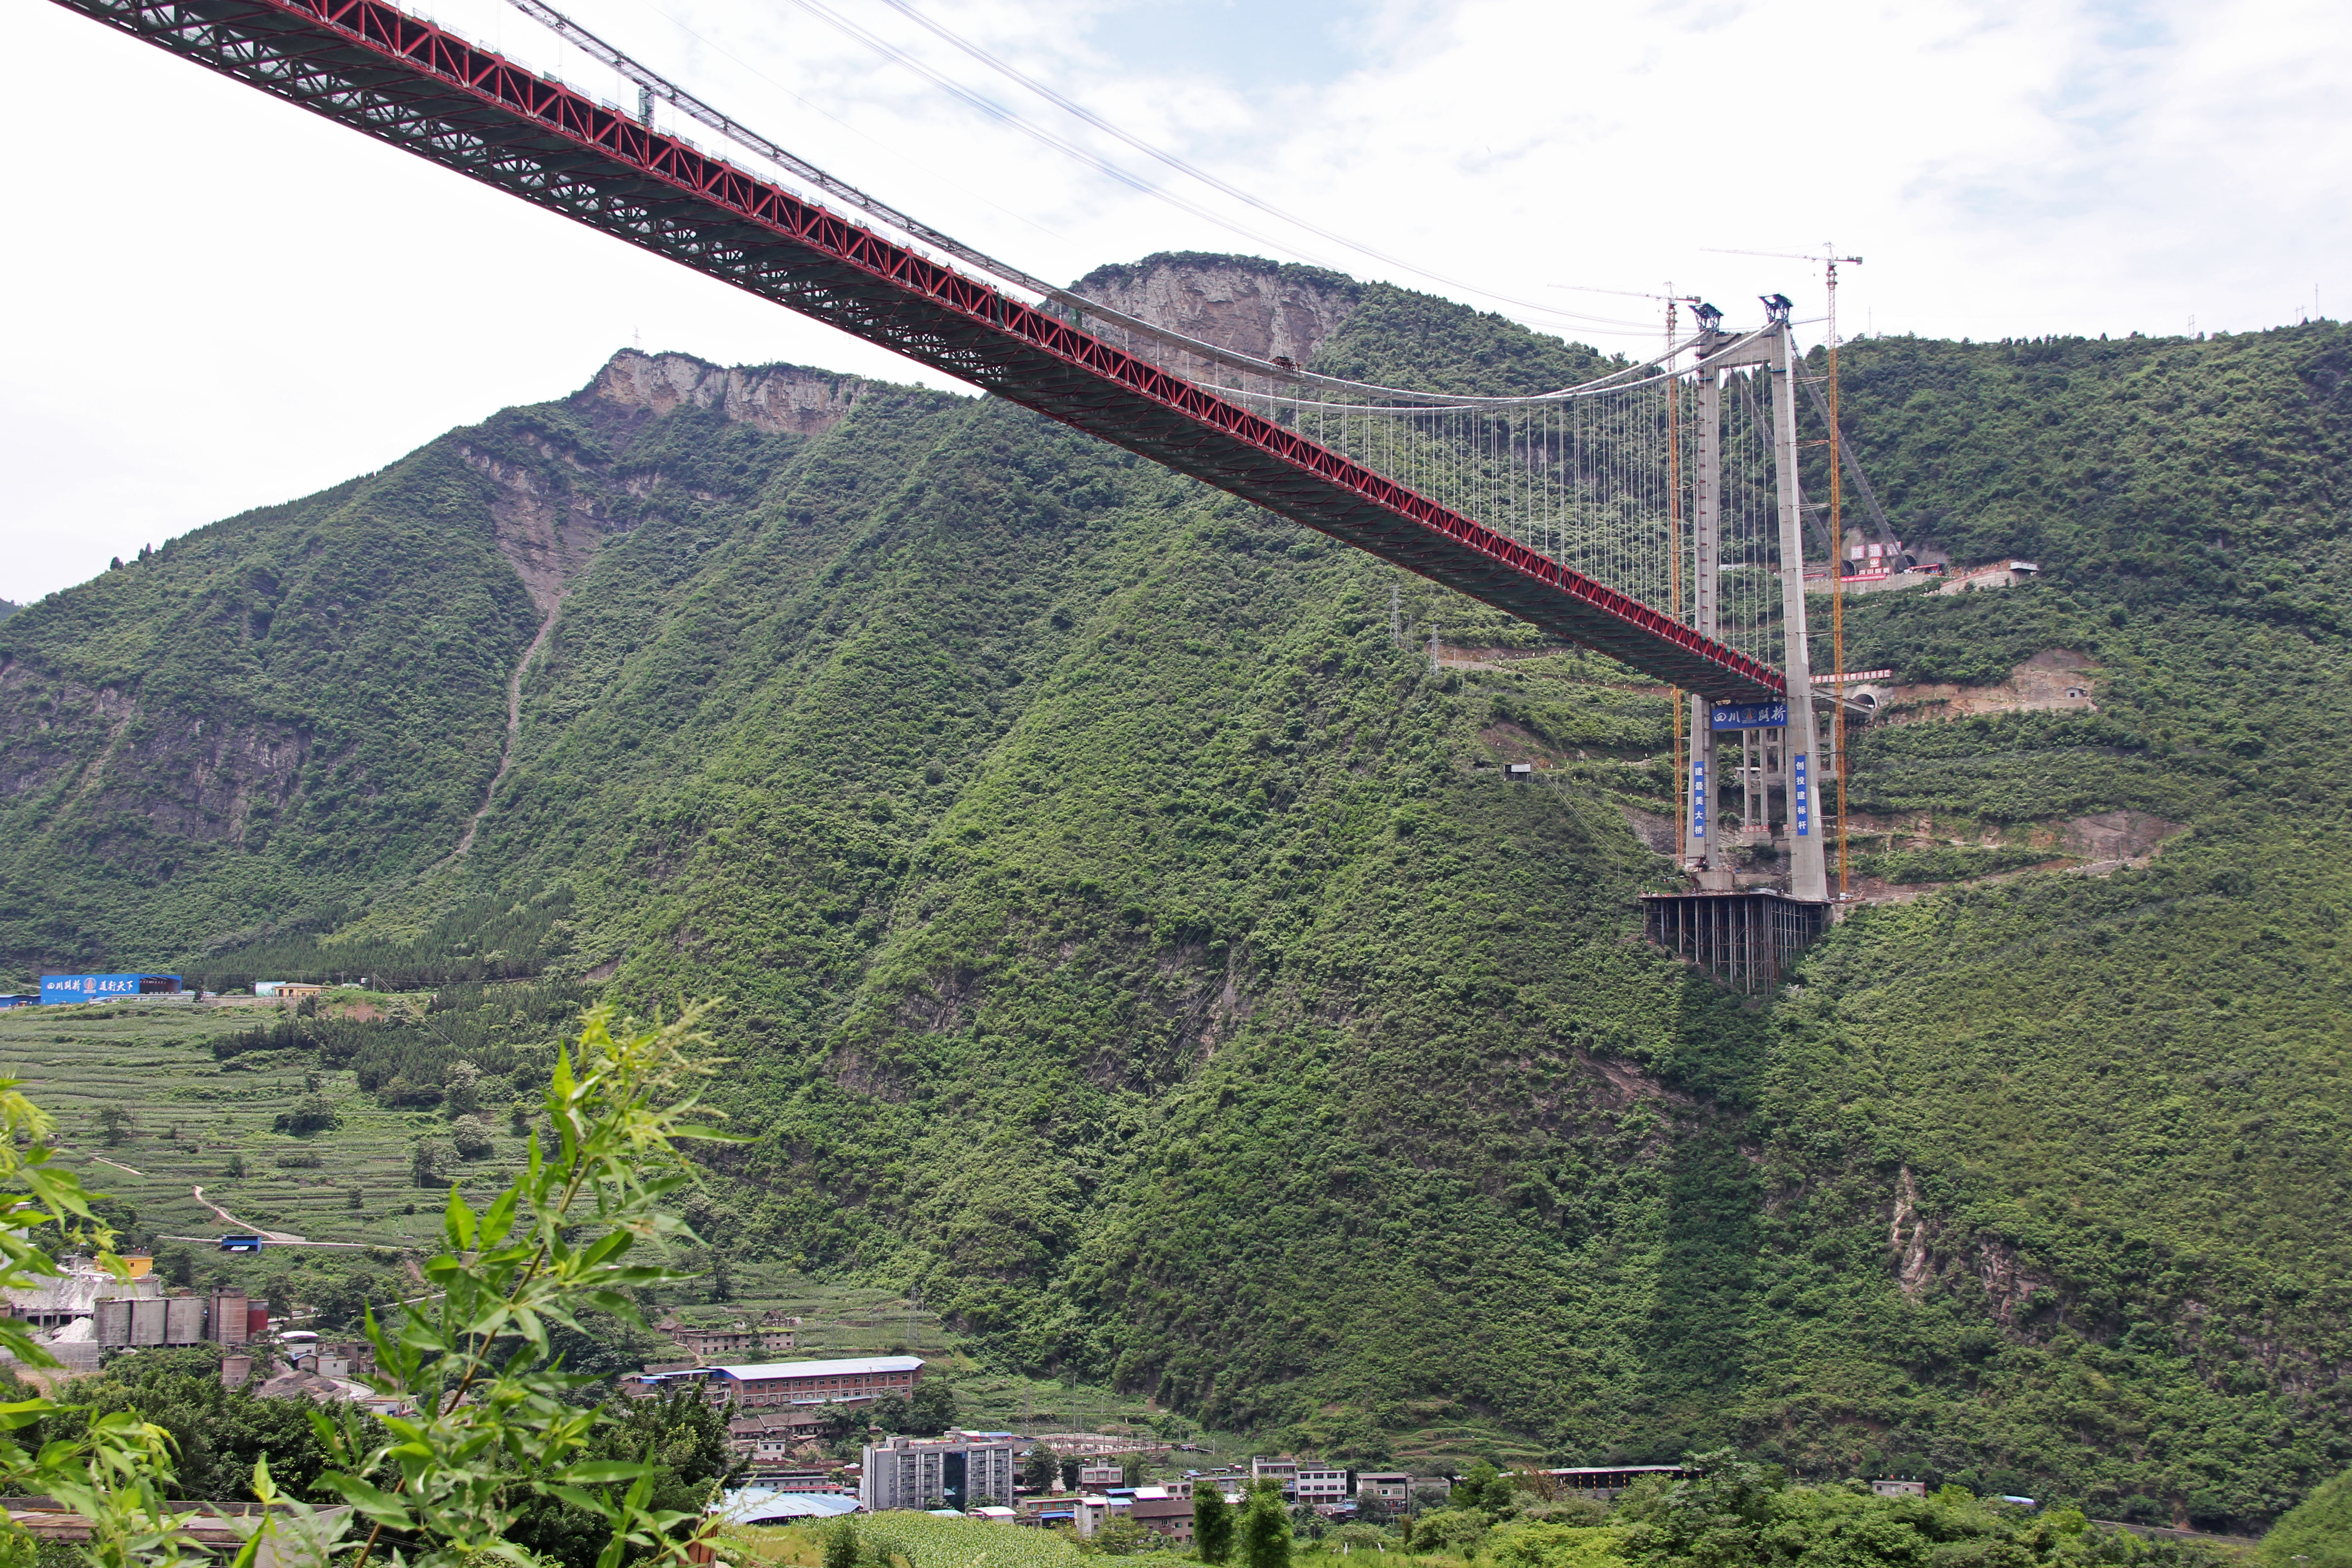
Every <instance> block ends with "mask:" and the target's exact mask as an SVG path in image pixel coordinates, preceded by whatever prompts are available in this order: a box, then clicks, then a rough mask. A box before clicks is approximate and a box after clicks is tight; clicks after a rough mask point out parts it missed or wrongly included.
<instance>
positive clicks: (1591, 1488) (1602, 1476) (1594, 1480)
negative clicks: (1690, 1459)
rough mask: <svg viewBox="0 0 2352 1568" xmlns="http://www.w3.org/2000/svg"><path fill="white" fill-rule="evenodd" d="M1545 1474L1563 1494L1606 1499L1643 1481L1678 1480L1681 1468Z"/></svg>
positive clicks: (1595, 1467)
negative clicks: (1570, 1493)
mask: <svg viewBox="0 0 2352 1568" xmlns="http://www.w3.org/2000/svg"><path fill="white" fill-rule="evenodd" d="M1544 1474H1546V1475H1548V1476H1551V1477H1553V1478H1555V1479H1558V1480H1559V1484H1560V1487H1561V1489H1563V1490H1566V1491H1570V1492H1575V1493H1577V1494H1579V1495H1580V1496H1584V1497H1597V1498H1604V1499H1605V1498H1612V1497H1615V1496H1616V1495H1617V1494H1618V1493H1619V1492H1622V1491H1623V1490H1624V1489H1626V1488H1627V1487H1630V1486H1632V1485H1633V1483H1634V1482H1635V1481H1638V1480H1641V1479H1643V1478H1644V1477H1648V1476H1667V1477H1671V1478H1677V1479H1678V1478H1680V1477H1681V1476H1682V1475H1683V1474H1684V1471H1683V1468H1682V1467H1681V1466H1680V1465H1589V1466H1572V1467H1570V1468H1566V1469H1559V1470H1546V1471H1545V1472H1544Z"/></svg>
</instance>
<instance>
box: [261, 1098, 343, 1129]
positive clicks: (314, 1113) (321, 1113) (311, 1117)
mask: <svg viewBox="0 0 2352 1568" xmlns="http://www.w3.org/2000/svg"><path fill="white" fill-rule="evenodd" d="M341 1123H342V1118H341V1117H340V1116H338V1115H337V1114H336V1113H335V1102H334V1101H333V1100H329V1099H328V1098H327V1097H326V1096H325V1095H323V1094H306V1095H304V1096H303V1097H302V1098H301V1099H299V1100H296V1101H295V1102H294V1109H292V1110H282V1111H280V1112H278V1117H277V1119H276V1120H275V1121H272V1122H271V1123H270V1128H271V1130H272V1131H278V1132H291V1133H293V1134H295V1135H296V1136H298V1137H299V1136H300V1135H302V1134H305V1133H310V1132H324V1131H329V1130H330V1129H331V1128H334V1127H338V1126H341Z"/></svg>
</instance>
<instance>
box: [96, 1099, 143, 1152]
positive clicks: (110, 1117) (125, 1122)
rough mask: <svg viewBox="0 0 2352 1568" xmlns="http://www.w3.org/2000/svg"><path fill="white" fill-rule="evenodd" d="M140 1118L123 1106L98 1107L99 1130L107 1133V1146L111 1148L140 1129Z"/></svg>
mask: <svg viewBox="0 0 2352 1568" xmlns="http://www.w3.org/2000/svg"><path fill="white" fill-rule="evenodd" d="M138 1127H139V1121H138V1119H137V1118H136V1117H134V1116H132V1115H131V1112H130V1110H127V1109H126V1108H124V1107H122V1106H120V1105H101V1106H100V1107H99V1108H98V1130H99V1131H100V1132H101V1133H103V1134H105V1136H106V1146H107V1147H108V1148H110V1149H111V1148H114V1147H115V1146H117V1145H118V1144H120V1143H121V1142H122V1141H123V1139H125V1138H127V1137H129V1136H130V1135H131V1133H133V1132H135V1131H138Z"/></svg>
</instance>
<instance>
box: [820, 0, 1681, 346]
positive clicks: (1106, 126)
mask: <svg viewBox="0 0 2352 1568" xmlns="http://www.w3.org/2000/svg"><path fill="white" fill-rule="evenodd" d="M793 3H794V4H796V5H800V6H802V7H803V9H806V10H809V11H812V12H820V13H821V12H822V7H821V6H820V5H818V4H817V0H793ZM882 3H883V4H884V5H888V6H889V7H890V8H891V9H892V10H894V11H897V12H898V13H899V14H900V15H901V16H905V17H906V18H907V19H908V21H910V22H912V23H914V24H915V25H916V26H919V27H921V28H923V29H924V30H925V31H927V32H929V33H930V34H932V35H933V36H934V37H938V38H940V39H941V40H943V41H945V42H946V43H948V44H950V45H951V46H953V47H956V48H958V49H961V50H962V51H963V52H964V53H965V54H967V55H969V56H971V58H973V59H975V60H978V61H979V62H980V63H981V64H982V65H984V66H986V67H987V68H989V69H991V70H992V71H995V72H997V73H998V74H999V75H1002V76H1003V77H1005V78H1007V79H1010V80H1013V81H1015V82H1018V83H1020V84H1021V85H1022V86H1023V87H1025V88H1027V89H1029V90H1030V91H1031V92H1034V93H1035V94H1036V95H1037V96H1038V97H1040V98H1042V99H1044V100H1045V101H1046V102H1048V103H1050V104H1052V105H1053V106H1054V107H1055V108H1056V109H1058V110H1062V111H1063V112H1064V113H1065V114H1068V115H1072V116H1074V117H1076V119H1079V120H1082V121H1086V122H1087V124H1088V125H1091V126H1093V127H1094V128H1095V129H1096V130H1097V131H1099V132H1102V133H1103V134H1104V135H1106V136H1109V137H1112V138H1114V139H1116V140H1117V141H1119V142H1125V143H1126V144H1127V145H1128V146H1129V147H1132V148H1134V149H1135V150H1136V151H1137V152H1139V153H1142V154H1143V155H1144V156H1145V157H1147V158H1150V159H1152V160H1153V161H1154V162H1156V163H1163V164H1165V165H1166V166H1167V167H1169V168H1171V169H1173V170H1175V171H1176V172H1177V173H1178V174H1184V175H1188V176H1190V177H1191V178H1192V179H1195V180H1198V181H1200V182H1201V183H1202V184H1204V185H1207V186H1208V187H1209V188H1210V189H1212V190H1213V191H1217V192H1219V193H1221V194H1222V195H1227V196H1231V197H1232V198H1233V199H1234V200H1235V201H1237V202H1240V203H1242V204H1243V205H1245V206H1251V207H1255V208H1256V209H1257V210H1258V211H1259V212H1262V213H1265V215H1266V216H1269V217H1275V218H1279V219H1281V220H1282V221H1283V222H1284V223H1286V224H1289V225H1291V226H1293V227H1295V228H1303V229H1305V230H1306V231H1307V233H1309V234H1312V235H1316V236H1318V237H1321V238H1324V239H1328V240H1329V241H1330V242H1331V243H1332V244H1334V245H1343V246H1345V247H1348V248H1349V250H1352V251H1355V252H1356V253H1357V254H1359V255H1360V256H1369V257H1370V258H1373V259H1374V260H1376V261H1382V262H1386V263H1387V264H1388V265H1389V266H1391V267H1396V268H1402V269H1404V270H1405V271H1407V272H1410V273H1412V274H1413V275H1415V276H1416V277H1421V278H1426V279H1431V280H1432V281H1433V282H1438V283H1443V284H1444V285H1445V286H1446V287H1448V288H1451V289H1463V290H1465V291H1466V292H1468V293H1472V294H1476V295H1479V296H1480V297H1482V298H1484V299H1488V300H1501V301H1502V302H1504V303H1505V304H1508V305H1517V306H1518V307H1519V308H1520V309H1522V310H1534V311H1536V312H1538V314H1541V315H1546V316H1556V317H1559V318H1560V319H1561V320H1563V321H1591V322H1595V323H1597V324H1600V325H1603V326H1611V327H1625V328H1631V329H1633V330H1636V331H1645V332H1647V331H1656V330H1657V324H1656V323H1655V322H1653V321H1621V320H1619V319H1617V318H1615V317H1612V316H1587V315H1583V314H1580V313H1579V312H1577V311H1574V310H1560V309H1559V308H1558V307H1557V306H1552V305H1538V304H1537V303H1535V302H1534V301H1533V300H1519V299H1514V298H1513V297H1512V296H1510V295H1508V294H1497V293H1496V292H1495V291H1494V290H1493V289H1482V288H1480V287H1479V286H1478V285H1476V284H1475V283H1467V282H1465V281H1463V280H1462V279H1458V278H1449V277H1447V276H1446V275H1445V274H1444V273H1442V272H1433V271H1431V270H1430V269H1429V268H1426V267H1420V266H1416V265H1414V264H1413V263H1412V262H1410V261H1407V260H1405V259H1403V258H1402V257H1397V256H1391V254H1389V253H1388V252H1387V251H1385V250H1381V249H1380V248H1378V247H1375V246H1370V245H1367V244H1365V243H1364V242H1363V241H1361V240H1360V239H1350V238H1349V237H1347V236H1346V235H1344V234H1339V233H1337V232H1335V231H1333V230H1331V229H1328V228H1325V227H1323V226H1321V225H1319V224H1315V223H1311V222H1309V221H1308V220H1307V219H1306V218H1303V217H1300V216H1297V214H1296V213H1290V212H1286V211H1284V210H1283V209H1282V208H1280V207H1277V206H1276V205H1274V204H1273V203H1271V202H1267V201H1263V200H1261V199H1259V198H1258V197H1256V196H1254V195H1250V193H1249V192H1247V191H1244V190H1243V189H1241V188H1240V187H1239V186H1237V185H1234V184H1228V183H1227V182H1226V181H1224V180H1223V179H1220V178H1219V177H1218V176H1216V175H1215V174H1210V173H1209V172H1208V171H1207V170H1206V169H1203V168H1201V167H1199V166H1198V165H1196V164H1193V163H1187V162H1186V161H1185V160H1183V159H1181V158H1179V157H1177V156H1176V155H1175V154H1174V153H1168V152H1163V151H1162V150H1160V148H1158V147H1155V146H1153V145H1152V144H1151V143H1150V142H1146V141H1145V140H1143V138H1141V137H1140V136H1137V135H1135V134H1133V133H1132V132H1128V131H1125V130H1123V129H1121V128H1120V127H1119V126H1118V125H1115V124H1113V123H1112V122H1111V121H1108V120H1106V119H1104V118H1103V117H1102V116H1101V115H1099V114H1097V113H1096V112H1095V111H1094V110H1091V109H1088V108H1087V107H1086V105H1084V104H1082V103H1078V102H1076V101H1075V100H1071V99H1068V98H1066V97H1064V96H1063V95H1062V94H1061V93H1059V92H1056V91H1055V90H1054V89H1052V88H1050V87H1048V86H1046V85H1045V83H1044V82H1041V81H1039V80H1038V79H1036V78H1034V77H1033V76H1030V75H1028V74H1027V73H1026V72H1024V71H1023V70H1021V69H1020V68H1018V67H1016V66H1013V65H1012V64H1011V63H1009V62H1007V61H1005V60H1003V59H1000V58H997V57H996V56H995V55H993V54H992V53H990V52H989V51H988V50H986V49H984V48H982V47H980V46H979V45H978V44H975V43H973V42H971V40H970V39H969V38H966V37H962V36H961V34H958V33H955V32H953V31H951V30H950V29H949V28H948V27H946V26H943V25H942V24H940V23H939V22H935V21H933V20H932V19H931V18H930V17H929V16H924V15H923V14H922V13H921V12H920V11H918V10H916V9H915V7H914V6H913V5H910V4H908V0H882ZM839 25H840V26H843V28H844V30H845V31H847V30H850V29H849V28H848V26H847V24H839ZM858 36H859V37H865V38H866V42H867V43H869V44H871V45H873V47H876V48H877V49H880V50H882V51H884V52H885V53H887V54H888V55H889V56H890V57H891V58H894V59H897V60H898V61H899V62H900V63H901V64H904V65H908V66H909V67H911V68H914V69H917V70H923V68H922V67H920V66H919V65H917V64H916V63H915V62H914V61H913V60H912V59H911V58H908V56H906V55H905V54H903V53H901V52H900V51H898V50H897V49H894V48H891V47H889V46H888V45H887V44H884V43H881V42H880V41H878V40H877V39H874V38H872V37H867V36H866V35H864V34H862V33H861V34H859V35H858ZM924 74H925V75H926V76H929V77H930V78H931V79H932V80H934V81H940V80H941V79H940V78H939V77H938V76H936V75H933V74H932V73H930V72H929V71H928V70H924ZM954 90H956V89H952V88H950V91H954ZM958 96H960V97H965V98H966V100H967V101H970V98H969V95H965V94H962V93H960V92H959V93H958ZM1058 144H1059V143H1057V145H1058ZM1079 156H1081V157H1085V158H1086V159H1087V162H1089V163H1094V164H1096V166H1097V167H1101V166H1102V165H1101V163H1100V161H1099V160H1097V159H1095V158H1094V157H1093V156H1092V155H1091V154H1086V153H1081V154H1079ZM1121 177H1122V178H1123V177H1124V176H1121ZM1127 183H1128V184H1134V183H1135V182H1133V181H1132V180H1129V181H1128V182H1127ZM1154 194H1161V193H1157V192H1155V193H1154ZM1171 199H1172V198H1171ZM1180 205H1181V204H1180ZM1186 210H1187V211H1197V210H1198V209H1196V208H1192V207H1187V208H1186ZM1215 221H1219V222H1222V221H1223V220H1222V219H1219V220H1215ZM1236 232H1241V233H1246V232H1247V231H1246V230H1237V231H1236ZM1251 237H1252V238H1257V236H1255V235H1252V236H1251ZM1266 243H1269V244H1270V243H1272V242H1271V241H1267V242H1266ZM1559 287H1565V285H1559ZM1591 292H1594V293H1600V294H1615V293H1624V292H1629V291H1628V290H1624V289H1593V290H1591ZM1641 297H1642V298H1645V299H1646V298H1650V296H1647V295H1644V296H1641Z"/></svg>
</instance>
